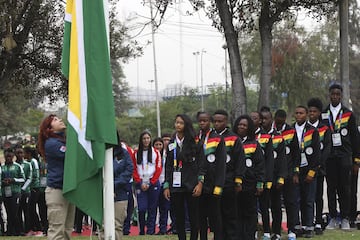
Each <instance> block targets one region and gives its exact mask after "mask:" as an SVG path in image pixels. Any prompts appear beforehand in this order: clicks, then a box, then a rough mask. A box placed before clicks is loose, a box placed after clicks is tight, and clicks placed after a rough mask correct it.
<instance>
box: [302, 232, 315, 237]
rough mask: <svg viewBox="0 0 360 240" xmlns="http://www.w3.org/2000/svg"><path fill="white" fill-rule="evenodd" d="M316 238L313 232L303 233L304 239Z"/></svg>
mask: <svg viewBox="0 0 360 240" xmlns="http://www.w3.org/2000/svg"><path fill="white" fill-rule="evenodd" d="M313 236H314V233H313V231H312V230H305V231H304V233H303V237H304V238H312V237H313Z"/></svg>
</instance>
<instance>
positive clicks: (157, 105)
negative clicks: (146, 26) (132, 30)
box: [150, 0, 161, 137]
mask: <svg viewBox="0 0 360 240" xmlns="http://www.w3.org/2000/svg"><path fill="white" fill-rule="evenodd" d="M150 16H151V38H152V47H153V62H154V81H155V97H156V122H157V134H158V137H160V136H161V126H160V104H159V87H158V77H157V68H156V54H155V49H156V48H155V23H154V15H153V6H152V0H150Z"/></svg>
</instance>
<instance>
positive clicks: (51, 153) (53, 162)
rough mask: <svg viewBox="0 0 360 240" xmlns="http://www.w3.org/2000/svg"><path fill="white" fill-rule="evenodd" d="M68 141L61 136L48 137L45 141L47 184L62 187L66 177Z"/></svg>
mask: <svg viewBox="0 0 360 240" xmlns="http://www.w3.org/2000/svg"><path fill="white" fill-rule="evenodd" d="M65 151H66V143H65V141H63V140H62V139H59V138H48V139H47V140H46V142H45V160H46V162H47V167H48V168H47V173H48V175H47V186H48V187H52V188H57V189H62V187H63V179H64V162H65Z"/></svg>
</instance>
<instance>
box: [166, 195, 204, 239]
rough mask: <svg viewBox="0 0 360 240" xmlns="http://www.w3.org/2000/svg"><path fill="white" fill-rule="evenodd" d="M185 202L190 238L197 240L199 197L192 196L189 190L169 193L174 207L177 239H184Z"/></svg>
mask: <svg viewBox="0 0 360 240" xmlns="http://www.w3.org/2000/svg"><path fill="white" fill-rule="evenodd" d="M185 202H186V205H187V209H188V214H189V220H190V240H197V238H198V231H199V197H193V196H192V193H191V192H174V193H171V204H172V206H173V207H174V208H173V209H174V212H175V218H176V220H175V221H176V231H177V234H178V239H179V240H186V233H185V211H184V205H185Z"/></svg>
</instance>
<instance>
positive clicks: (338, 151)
mask: <svg viewBox="0 0 360 240" xmlns="http://www.w3.org/2000/svg"><path fill="white" fill-rule="evenodd" d="M321 117H322V122H323V123H324V124H325V125H327V126H328V127H329V128H330V131H331V133H332V134H334V133H339V134H340V136H341V143H342V144H341V146H333V142H332V138H331V152H330V158H341V159H342V164H343V165H351V164H352V163H353V162H352V160H354V159H355V158H359V157H360V147H359V146H360V143H359V132H358V129H357V126H356V120H355V116H354V114H353V112H352V111H350V110H349V109H348V108H346V107H344V106H342V107H341V109H340V111H339V113H338V115H337V116H336V123H334V119H333V117H332V114H331V111H330V105H329V106H328V107H327V108H326V109H325V110H324V111H323V113H322V115H321ZM340 117H341V119H340Z"/></svg>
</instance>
